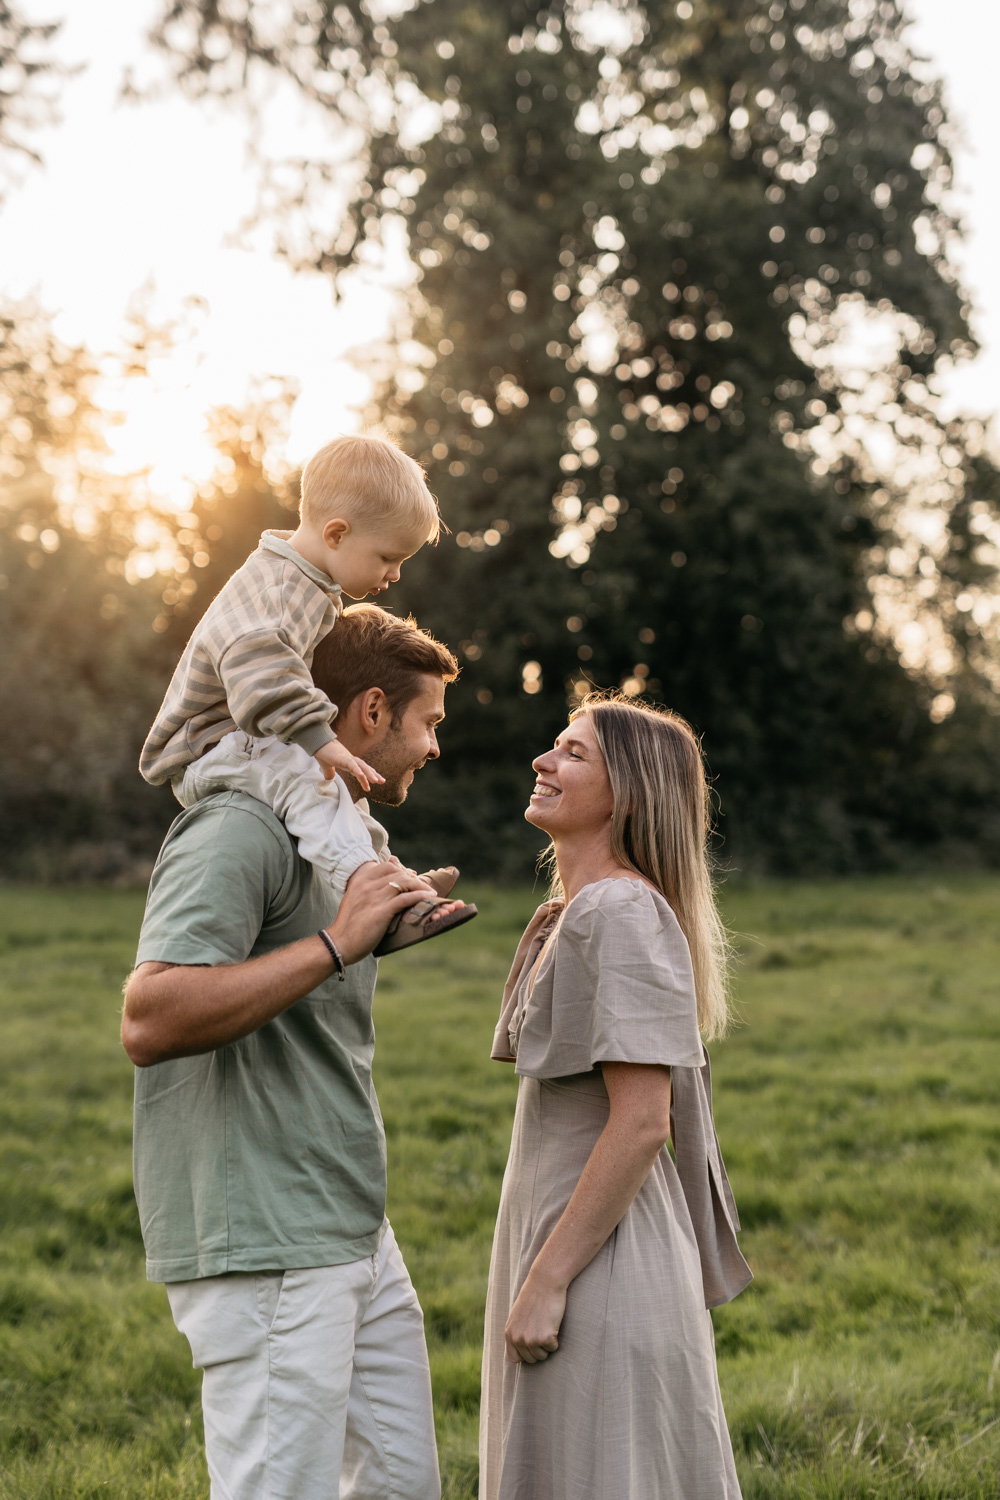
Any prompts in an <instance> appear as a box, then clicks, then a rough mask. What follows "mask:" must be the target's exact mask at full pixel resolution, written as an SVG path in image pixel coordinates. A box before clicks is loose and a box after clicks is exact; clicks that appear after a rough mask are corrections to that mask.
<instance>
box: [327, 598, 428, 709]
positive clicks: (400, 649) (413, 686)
mask: <svg viewBox="0 0 1000 1500" xmlns="http://www.w3.org/2000/svg"><path fill="white" fill-rule="evenodd" d="M312 675H313V681H314V682H315V684H316V686H317V687H318V688H319V689H320V690H321V691H322V692H324V693H325V694H326V696H327V697H328V698H329V699H330V702H331V703H336V705H337V707H338V708H339V709H340V711H341V713H343V712H344V710H345V709H347V708H349V707H350V705H351V704H352V703H353V702H354V700H355V698H356V697H357V696H358V694H359V693H364V692H366V691H367V689H368V688H373V687H377V688H381V689H382V691H383V693H384V694H385V696H386V700H387V702H388V704H389V709H390V712H391V713H392V722H393V724H396V723H398V722H399V720H400V718H401V717H402V716H403V714H404V713H405V712H406V709H407V706H408V705H409V704H410V703H412V702H413V699H414V698H416V697H417V695H418V693H419V692H420V690H421V687H422V686H423V683H422V682H421V678H422V677H427V676H434V677H440V678H441V679H442V680H443V681H444V682H454V680H455V678H456V677H457V676H458V662H457V661H456V660H455V658H454V656H452V654H451V652H450V651H449V650H448V647H447V646H442V644H441V642H440V641H436V640H435V639H434V637H433V636H432V635H428V633H427V631H426V630H421V629H420V628H419V626H418V625H417V622H416V620H414V619H413V618H412V616H411V617H410V618H409V619H406V620H402V619H400V617H399V616H398V615H391V614H389V612H388V610H385V609H380V608H379V607H378V605H377V604H352V605H350V607H349V608H348V609H345V610H344V613H343V615H342V616H341V617H340V619H339V620H338V621H337V623H336V625H335V626H334V627H333V629H332V630H331V631H330V634H329V635H327V636H325V637H324V639H323V640H321V641H320V643H319V645H318V646H317V647H316V650H315V653H314V655H313V664H312Z"/></svg>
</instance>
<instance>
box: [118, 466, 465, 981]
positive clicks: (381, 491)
mask: <svg viewBox="0 0 1000 1500" xmlns="http://www.w3.org/2000/svg"><path fill="white" fill-rule="evenodd" d="M439 529H440V521H439V517H438V511H437V505H436V504H435V501H434V498H433V496H432V495H431V493H430V491H429V490H428V488H427V485H426V482H425V480H424V474H423V471H422V469H421V468H420V466H419V464H417V463H415V462H414V460H413V459H412V458H408V457H407V456H406V454H404V453H402V452H400V450H399V449H398V448H396V447H395V446H394V444H392V443H390V442H388V441H387V440H386V439H384V438H380V437H341V438H336V439H335V440H334V441H333V442H332V443H328V444H327V446H326V447H325V448H321V449H320V451H319V452H318V453H317V454H316V455H315V456H314V457H313V458H312V459H311V460H310V461H309V463H308V464H307V465H306V468H305V472H304V473H303V475H302V502H301V506H300V511H299V525H298V527H297V529H296V530H295V531H292V532H289V531H265V532H264V535H263V536H262V537H261V539H260V546H259V547H258V548H257V550H256V552H254V553H253V554H252V555H251V556H250V557H249V558H248V559H247V561H246V562H245V563H244V564H243V566H242V567H241V568H239V569H237V571H236V572H235V573H234V574H233V576H232V577H231V578H230V579H229V581H228V583H227V584H225V586H224V587H223V589H222V590H221V592H220V593H219V594H218V595H217V596H216V598H215V599H214V600H213V601H212V603H211V604H210V605H209V607H208V609H207V610H206V612H205V614H204V615H203V616H202V618H201V620H200V621H199V623H198V625H197V626H196V627H195V630H194V634H193V635H192V636H191V639H190V640H189V641H188V644H187V646H186V648H185V650H184V654H183V656H182V657H181V659H180V661H179V662H178V664H177V667H176V670H175V671H174V675H173V678H172V679H171V682H170V686H169V688H168V689H167V693H166V697H165V698H164V700H163V703H162V704H161V706H160V710H159V713H158V714H157V716H156V721H155V723H154V724H153V727H152V729H151V730H150V732H149V735H148V736H147V739H146V743H145V745H144V746H143V749H142V755H141V757H140V761H139V769H140V771H141V772H142V774H143V776H144V777H145V778H146V780H147V781H149V782H151V783H152V784H153V785H154V786H156V785H160V784H161V783H163V782H165V781H169V782H171V784H172V786H173V790H174V794H175V796H176V797H177V800H178V801H179V802H180V803H181V804H182V806H184V807H191V806H192V805H193V804H194V803H195V802H198V801H200V800H201V799H202V798H203V797H208V796H211V795H212V793H213V792H218V791H222V790H237V791H245V792H249V793H250V795H251V796H254V797H257V798H259V799H260V800H261V801H264V802H266V803H267V804H268V805H269V806H270V807H272V808H273V809H274V811H275V812H276V813H277V815H278V816H279V817H280V818H281V819H282V821H283V822H284V824H285V826H286V828H287V829H288V831H289V833H291V834H292V835H293V836H294V837H295V838H297V839H298V843H299V852H300V853H301V854H302V855H303V857H304V858H305V859H308V860H309V861H310V862H311V863H312V864H314V865H315V866H316V867H317V868H318V869H319V870H320V871H321V872H322V873H323V874H324V875H325V876H326V878H327V879H328V880H329V881H330V882H331V884H332V885H333V886H334V888H335V889H336V890H337V891H340V892H342V891H343V889H344V887H345V886H346V884H347V882H348V880H349V879H350V877H351V876H352V875H353V873H354V871H355V870H356V869H357V868H358V866H359V865H362V864H364V863H365V862H366V861H368V860H376V859H379V858H383V859H385V858H388V857H389V855H388V850H387V847H386V837H385V832H384V830H383V829H382V828H381V827H380V825H379V824H378V823H376V822H375V820H374V819H373V818H371V817H370V816H369V815H368V812H367V805H366V804H365V803H360V804H359V805H355V803H354V802H353V800H352V798H351V796H350V793H349V792H348V789H347V787H346V785H345V783H344V782H343V781H342V780H341V779H340V777H339V776H338V775H337V773H338V772H339V773H340V774H341V775H343V774H345V773H346V774H348V775H350V776H353V777H354V779H355V780H356V781H357V782H358V783H359V785H360V786H361V788H362V790H364V791H366V792H367V791H369V790H370V789H371V784H372V783H373V782H374V783H376V784H377V783H380V782H381V781H383V780H384V778H383V777H382V776H380V775H379V773H378V772H377V771H376V770H374V769H373V768H372V767H371V766H369V765H366V764H365V762H364V761H363V760H359V759H358V758H357V757H356V756H354V755H352V754H351V753H350V752H349V751H348V750H346V749H345V748H344V746H343V745H342V744H341V743H340V741H339V740H338V738H337V736H336V733H335V732H334V730H333V728H332V727H331V720H332V719H333V718H334V717H335V716H336V713H337V707H336V705H335V704H333V703H331V702H330V700H329V699H328V698H327V697H326V695H325V693H322V692H321V691H320V690H319V688H317V687H316V685H315V683H314V682H313V680H312V677H311V675H310V671H309V668H310V666H311V664H312V657H313V652H314V650H315V648H316V646H317V644H318V643H319V642H320V641H321V640H322V639H323V638H324V637H325V636H326V635H328V634H329V632H330V631H331V630H333V629H335V628H336V624H337V620H338V619H339V617H340V614H341V611H342V609H343V602H342V597H341V596H342V595H343V594H347V595H349V596H350V597H351V598H352V599H363V598H365V596H366V595H368V594H380V593H382V592H383V590H385V589H386V588H388V586H389V584H390V583H395V582H396V581H397V580H398V578H399V570H400V568H401V567H402V565H403V563H404V562H406V560H407V559H408V558H410V557H412V556H413V554H414V553H415V552H416V551H417V550H418V549H419V548H420V547H422V546H423V545H424V543H425V542H428V541H436V540H437V537H438V533H439ZM457 876H458V871H457V870H455V869H454V868H453V867H450V866H449V867H446V868H445V869H441V870H435V871H431V872H430V873H429V875H428V876H425V877H424V878H425V879H427V880H428V881H429V883H430V884H432V885H433V887H434V889H435V890H436V891H437V892H438V895H437V897H436V898H434V900H433V901H432V900H431V899H430V898H428V900H427V901H424V902H420V903H419V904H418V905H416V906H414V907H413V908H411V909H410V911H409V912H407V913H404V914H403V918H402V920H401V919H399V918H396V919H394V920H393V922H392V923H391V924H390V930H389V932H388V933H387V934H386V937H385V938H383V940H382V942H381V943H380V944H379V946H378V948H377V949H376V950H375V951H376V953H380V954H381V953H387V952H391V951H393V950H394V949H396V948H401V947H408V946H409V945H410V944H411V943H414V942H421V941H422V940H423V939H424V938H425V937H433V936H435V935H436V934H437V933H438V932H443V931H447V930H448V929H450V928H451V927H455V926H458V925H459V923H460V922H464V921H468V920H469V918H470V917H472V916H475V914H476V909H475V907H473V906H463V907H461V908H460V909H459V910H458V911H454V912H450V913H446V914H445V915H443V916H442V917H440V918H438V919H436V920H435V919H434V917H433V916H432V912H433V911H434V909H435V908H436V907H437V906H438V905H440V904H441V899H442V898H443V897H444V896H446V895H447V893H448V891H449V890H450V889H451V887H452V885H453V884H454V882H455V880H456V878H457Z"/></svg>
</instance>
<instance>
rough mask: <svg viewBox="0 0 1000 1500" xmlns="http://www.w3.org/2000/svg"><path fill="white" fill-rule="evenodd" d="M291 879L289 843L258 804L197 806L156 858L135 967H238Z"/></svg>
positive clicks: (244, 800)
mask: <svg viewBox="0 0 1000 1500" xmlns="http://www.w3.org/2000/svg"><path fill="white" fill-rule="evenodd" d="M292 877H293V854H292V848H291V844H290V842H289V840H288V836H287V834H285V833H284V831H283V830H282V829H281V826H280V824H279V823H278V821H277V819H276V818H275V816H274V814H273V813H271V812H270V811H269V809H268V808H266V807H264V806H263V804H259V805H258V804H255V803H254V802H253V801H252V800H251V799H250V798H248V797H245V796H235V795H234V794H232V793H222V794H220V795H218V796H215V797H208V798H206V799H205V800H204V801H203V802H199V803H196V804H195V806H194V807H191V808H188V809H187V811H186V812H184V813H182V814H181V816H180V817H179V818H178V819H177V820H176V822H175V823H174V825H173V827H172V828H171V830H170V833H169V835H168V837H167V840H166V842H165V843H164V846H163V848H162V850H161V851H160V857H159V859H158V860H157V862H156V868H155V869H154V871H153V878H152V881H151V884H150V889H149V898H148V900H147V903H146V914H145V917H144V919H143V923H142V930H141V932H140V934H139V951H138V954H137V955H136V963H140V964H141V963H147V962H158V963H170V964H233V963H242V962H243V961H244V960H245V959H247V958H249V957H251V955H252V954H253V952H254V949H255V946H256V945H257V940H258V938H259V936H260V933H261V929H262V928H263V927H264V926H265V924H266V923H267V920H268V918H269V916H271V917H273V915H274V912H275V907H276V906H278V907H280V906H281V904H282V901H283V899H287V897H288V894H289V891H290V887H291V884H292Z"/></svg>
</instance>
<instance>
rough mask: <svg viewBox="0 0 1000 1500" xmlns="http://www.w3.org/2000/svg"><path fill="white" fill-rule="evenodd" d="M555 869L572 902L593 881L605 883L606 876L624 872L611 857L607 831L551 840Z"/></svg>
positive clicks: (567, 896) (602, 830)
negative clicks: (603, 881)
mask: <svg viewBox="0 0 1000 1500" xmlns="http://www.w3.org/2000/svg"><path fill="white" fill-rule="evenodd" d="M552 845H553V848H554V849H555V856H556V870H557V871H558V874H559V883H560V884H561V886H562V888H563V891H564V893H565V896H566V900H567V901H572V899H573V897H574V896H576V895H577V894H578V893H579V892H580V891H582V890H583V888H584V886H585V885H592V884H593V883H594V881H595V880H605V879H606V878H607V877H608V876H609V875H622V874H625V873H626V871H625V869H624V867H623V866H622V865H620V864H619V863H618V861H617V860H616V859H614V858H613V857H612V854H611V849H610V847H609V844H608V837H607V831H606V830H604V829H601V830H588V831H587V832H586V833H580V834H569V835H564V836H563V837H561V838H553V840H552Z"/></svg>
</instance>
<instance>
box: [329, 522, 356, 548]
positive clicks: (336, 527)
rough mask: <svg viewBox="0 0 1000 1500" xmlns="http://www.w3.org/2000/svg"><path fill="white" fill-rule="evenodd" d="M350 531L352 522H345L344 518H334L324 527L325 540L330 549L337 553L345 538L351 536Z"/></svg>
mask: <svg viewBox="0 0 1000 1500" xmlns="http://www.w3.org/2000/svg"><path fill="white" fill-rule="evenodd" d="M350 530H351V523H350V521H345V520H344V519H343V517H342V516H334V517H333V518H332V520H329V521H327V523H326V525H325V526H324V527H323V540H324V542H325V543H326V545H327V546H328V547H332V548H333V549H334V551H336V549H337V548H338V547H339V546H340V544H341V542H342V541H343V540H344V537H345V536H348V535H349V534H350Z"/></svg>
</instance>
